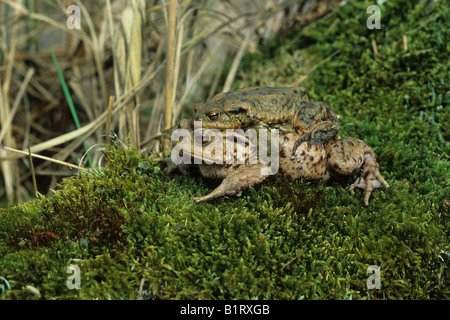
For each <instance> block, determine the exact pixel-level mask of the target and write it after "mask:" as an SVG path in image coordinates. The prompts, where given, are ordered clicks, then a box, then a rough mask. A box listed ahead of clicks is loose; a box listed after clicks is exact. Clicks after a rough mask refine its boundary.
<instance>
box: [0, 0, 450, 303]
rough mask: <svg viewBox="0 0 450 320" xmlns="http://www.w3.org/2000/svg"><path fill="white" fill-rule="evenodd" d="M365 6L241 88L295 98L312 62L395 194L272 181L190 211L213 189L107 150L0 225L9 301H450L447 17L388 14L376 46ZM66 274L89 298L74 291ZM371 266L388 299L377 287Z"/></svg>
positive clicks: (270, 56) (439, 6)
mask: <svg viewBox="0 0 450 320" xmlns="http://www.w3.org/2000/svg"><path fill="white" fill-rule="evenodd" d="M368 5H369V3H364V2H362V3H352V4H350V5H347V6H344V7H342V8H339V9H338V10H336V11H335V12H333V13H332V14H330V15H328V16H327V17H326V18H325V19H321V20H319V21H318V22H316V23H315V24H313V25H312V26H311V27H310V28H308V29H307V30H303V31H302V32H300V33H296V32H294V33H292V34H290V35H289V37H288V38H283V39H278V40H274V41H272V42H271V43H269V44H267V45H266V46H265V47H263V48H262V49H261V50H260V53H256V54H253V55H251V56H247V57H246V59H245V60H244V64H243V66H242V68H241V74H245V75H246V77H247V78H246V79H247V80H248V79H257V80H251V81H250V83H249V84H250V85H262V84H270V85H287V84H288V82H286V79H287V78H289V77H292V79H296V78H298V75H296V73H295V72H296V65H295V61H296V59H295V57H298V56H300V52H301V54H302V55H304V54H305V53H307V54H308V55H309V57H315V58H314V59H315V61H316V62H317V63H315V68H314V70H313V71H312V72H311V73H310V74H308V77H307V78H306V80H305V81H303V82H302V83H301V85H302V86H305V87H307V88H308V90H309V93H310V96H311V97H312V98H313V100H322V101H325V102H326V103H328V104H329V105H330V106H332V108H333V109H334V110H335V111H336V112H337V113H338V114H339V115H340V120H339V121H340V124H341V128H342V129H341V134H342V135H343V136H353V137H357V138H361V139H363V140H364V141H365V142H366V143H367V144H369V145H370V146H372V147H373V149H374V151H375V153H376V155H377V159H378V162H379V164H380V167H381V173H382V175H383V176H384V177H385V179H386V180H387V181H388V182H389V184H390V186H391V188H390V189H387V190H386V189H383V190H381V189H378V190H376V191H375V192H374V193H373V196H372V198H371V203H370V206H369V207H365V206H364V204H363V194H362V192H361V191H357V192H356V194H355V195H351V194H350V193H349V192H348V187H349V185H350V184H351V183H352V182H353V180H354V179H355V177H351V178H349V179H347V180H344V181H331V182H328V183H326V184H325V183H322V182H302V181H295V182H291V181H288V180H285V179H284V178H283V177H280V176H278V177H273V178H271V179H270V181H268V182H266V183H263V184H262V185H260V186H257V187H255V188H252V189H250V190H248V191H246V192H244V193H243V195H242V197H241V198H229V199H226V198H223V199H219V200H216V201H213V202H211V203H202V204H196V203H195V202H194V201H193V200H192V197H193V196H200V195H204V194H206V193H208V192H209V191H211V190H212V188H213V187H214V186H215V184H214V183H212V182H210V181H208V180H206V179H204V178H202V177H201V176H199V175H198V174H190V175H187V176H180V175H178V176H177V175H175V176H168V175H167V174H166V173H165V167H164V166H162V165H160V164H156V163H154V162H152V161H151V160H149V158H148V157H147V156H145V155H142V154H139V153H138V152H137V151H136V150H133V149H129V150H128V149H123V148H118V147H115V146H113V147H111V148H110V149H109V150H108V151H107V152H105V155H106V158H107V163H106V165H105V167H104V168H103V169H102V170H101V171H92V172H90V173H82V174H81V177H71V178H68V179H65V180H64V181H63V182H62V183H61V184H60V185H59V186H58V189H57V190H56V191H55V193H54V194H53V195H52V196H51V197H49V198H42V199H39V200H36V201H32V202H28V203H25V204H22V205H16V206H14V207H12V208H9V209H5V210H2V211H0V295H1V296H2V298H3V299H39V298H40V299H72V298H73V299H137V298H144V299H448V298H449V297H450V268H449V267H450V241H449V238H450V208H449V206H450V203H449V202H450V195H449V176H450V175H449V173H450V166H449V163H448V158H449V143H448V140H449V138H450V134H449V127H450V121H449V117H450V112H449V111H450V110H449V100H450V95H449V92H450V91H449V90H450V88H449V74H450V73H449V62H448V57H449V52H450V50H449V46H450V44H449V42H448V39H449V37H448V36H449V30H450V24H449V21H450V19H449V4H448V2H445V1H439V2H436V3H432V1H422V2H421V3H418V2H416V1H388V2H385V3H383V5H382V6H381V29H379V30H376V29H374V30H369V29H367V27H366V19H367V18H368V16H369V15H368V14H367V13H366V8H367V6H368ZM404 36H406V42H405V40H404ZM373 43H376V47H377V55H375V54H374V50H373ZM405 49H406V50H405ZM286 61H293V63H292V64H290V63H286ZM274 68H275V70H277V72H275V73H274V72H272V75H271V74H270V72H269V71H270V70H274ZM280 79H284V80H280ZM239 81H244V80H243V79H240V80H239ZM239 81H238V82H237V85H239V84H240V83H242V82H239ZM70 265H76V266H78V267H79V268H80V275H81V277H80V280H81V283H80V285H81V289H79V290H78V289H69V288H68V287H67V285H66V282H67V279H68V278H69V277H70V276H71V275H72V273H67V272H66V271H67V267H68V266H70ZM371 265H376V266H379V268H380V285H381V288H380V289H369V288H368V287H367V278H368V277H369V276H370V275H371V274H370V273H369V274H368V273H367V269H368V267H369V266H371Z"/></svg>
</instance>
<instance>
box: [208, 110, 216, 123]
mask: <svg viewBox="0 0 450 320" xmlns="http://www.w3.org/2000/svg"><path fill="white" fill-rule="evenodd" d="M208 118H209V120H211V121H217V120H219V113H218V112H210V113H208Z"/></svg>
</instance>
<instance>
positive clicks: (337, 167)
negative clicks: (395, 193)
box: [326, 137, 389, 206]
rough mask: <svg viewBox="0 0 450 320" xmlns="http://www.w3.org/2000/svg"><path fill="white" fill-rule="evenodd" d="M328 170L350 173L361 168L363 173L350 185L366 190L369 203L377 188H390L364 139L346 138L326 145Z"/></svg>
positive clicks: (343, 173)
mask: <svg viewBox="0 0 450 320" xmlns="http://www.w3.org/2000/svg"><path fill="white" fill-rule="evenodd" d="M326 152H327V158H328V170H329V172H330V173H331V174H332V175H350V174H351V173H352V172H353V171H354V170H356V169H359V168H361V175H360V176H359V178H358V179H356V181H355V182H354V183H353V184H352V185H351V186H350V192H351V193H352V194H354V191H353V189H355V188H356V187H357V188H362V189H364V190H365V195H364V204H365V205H366V206H368V205H369V198H370V195H371V193H372V191H373V189H375V188H379V187H382V186H383V187H385V188H389V184H388V183H387V182H386V180H384V178H383V177H382V176H381V174H380V170H379V166H378V163H377V161H376V158H375V153H374V152H373V150H372V149H371V148H370V147H369V146H368V145H366V144H365V143H364V141H362V140H359V139H355V138H351V137H348V138H345V139H342V140H341V139H339V140H336V141H333V142H330V143H329V144H328V145H327V147H326Z"/></svg>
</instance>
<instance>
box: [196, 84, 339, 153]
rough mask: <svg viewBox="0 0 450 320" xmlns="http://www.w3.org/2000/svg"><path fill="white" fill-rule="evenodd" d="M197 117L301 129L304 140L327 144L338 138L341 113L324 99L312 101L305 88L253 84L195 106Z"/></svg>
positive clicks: (226, 125) (215, 123)
mask: <svg viewBox="0 0 450 320" xmlns="http://www.w3.org/2000/svg"><path fill="white" fill-rule="evenodd" d="M192 120H193V121H202V126H203V127H205V128H215V129H233V128H243V129H247V128H277V129H279V130H280V131H281V132H284V133H288V132H297V133H300V136H299V139H298V141H297V142H296V144H295V147H294V149H293V150H294V151H295V150H296V148H297V147H298V146H299V145H300V144H301V143H302V142H304V141H307V142H308V146H310V145H311V143H313V144H318V145H324V144H326V143H327V142H330V141H332V140H334V139H335V138H336V135H337V132H338V130H339V125H338V121H337V116H336V114H335V113H334V112H333V110H332V109H331V108H330V107H329V106H328V105H326V104H325V103H323V102H313V103H311V102H310V99H309V97H308V94H307V92H306V89H305V88H302V87H296V88H283V87H251V88H244V89H240V90H236V91H230V92H225V93H219V94H217V95H215V96H214V97H213V98H211V99H209V100H208V101H206V103H203V104H198V105H196V107H195V114H194V116H193V117H192Z"/></svg>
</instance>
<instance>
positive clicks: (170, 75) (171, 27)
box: [164, 0, 178, 151]
mask: <svg viewBox="0 0 450 320" xmlns="http://www.w3.org/2000/svg"><path fill="white" fill-rule="evenodd" d="M177 7H178V3H177V0H169V12H168V21H167V67H166V100H165V113H164V114H165V117H164V121H165V130H169V129H170V127H171V126H172V105H173V98H174V83H173V79H174V66H175V51H176V42H175V39H176V29H177V26H176V22H177ZM170 145H171V142H170V137H169V136H167V137H166V139H165V143H164V150H166V151H169V150H170Z"/></svg>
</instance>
